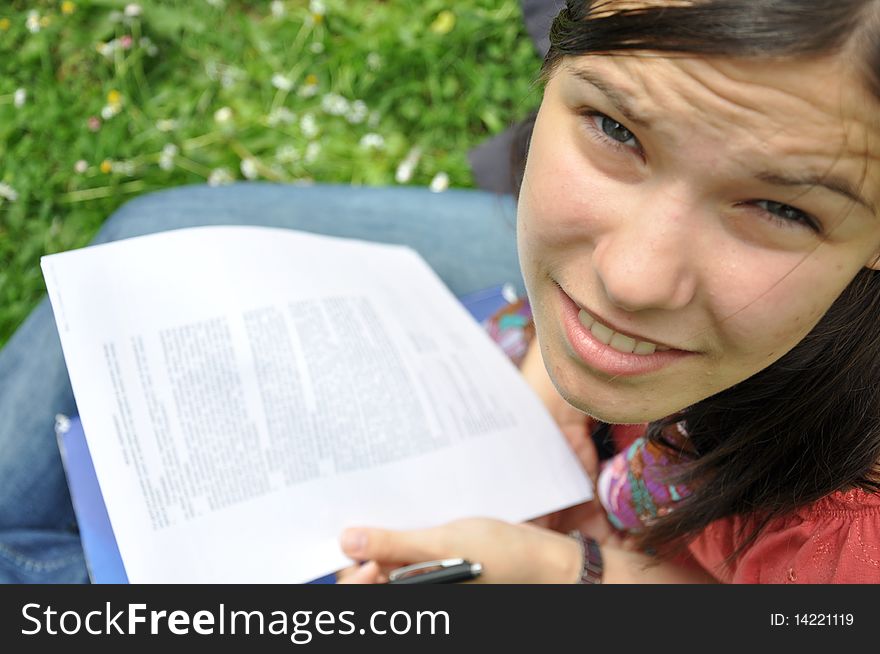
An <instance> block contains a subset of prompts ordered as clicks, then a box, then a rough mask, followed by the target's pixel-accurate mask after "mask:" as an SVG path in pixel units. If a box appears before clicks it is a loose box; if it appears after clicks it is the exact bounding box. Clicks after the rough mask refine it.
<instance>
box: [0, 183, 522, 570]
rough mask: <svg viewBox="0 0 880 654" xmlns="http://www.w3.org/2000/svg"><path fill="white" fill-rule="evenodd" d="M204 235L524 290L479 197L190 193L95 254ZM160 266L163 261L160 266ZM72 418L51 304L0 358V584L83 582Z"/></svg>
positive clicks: (459, 289) (453, 282)
mask: <svg viewBox="0 0 880 654" xmlns="http://www.w3.org/2000/svg"><path fill="white" fill-rule="evenodd" d="M199 225H266V226H272V227H287V228H291V229H301V230H305V231H310V232H315V233H322V234H328V235H333V236H345V237H352V238H359V239H364V240H371V241H380V242H385V243H397V244H403V245H409V246H410V247H412V248H414V249H415V250H417V251H418V252H419V253H420V254H421V255H422V256H423V257H424V258H425V259H426V260H427V261H428V263H429V264H430V265H431V266H432V267H433V268H434V270H435V271H436V272H437V273H438V275H439V276H440V277H441V278H442V279H443V280H444V281H445V282H446V284H447V285H448V286H449V288H450V289H451V290H452V292H453V293H455V294H456V295H462V294H465V293H469V292H472V291H475V290H479V289H482V288H486V287H489V286H493V285H496V284H501V283H504V282H511V283H513V284H515V285H516V286H517V287H518V289H519V290H520V292H522V290H523V284H522V279H521V276H520V272H519V264H518V262H517V255H516V243H515V232H516V230H515V203H514V201H513V199H512V198H511V197H509V196H498V195H493V194H489V193H486V192H482V191H469V190H452V191H447V192H444V193H440V194H435V193H431V192H429V191H428V190H427V189H422V188H413V187H401V188H357V187H347V186H323V185H316V186H288V185H277V184H267V183H259V182H248V183H239V184H232V185H229V186H222V187H216V188H213V187H209V186H204V185H199V186H184V187H178V188H174V189H170V190H166V191H160V192H156V193H150V194H147V195H144V196H141V197H139V198H136V199H134V200H132V201H130V202H128V203H127V204H126V205H124V206H123V207H121V208H120V209H119V210H118V211H117V212H116V213H114V214H113V215H112V216H111V217H110V218H109V219H108V220H107V221H106V223H105V224H104V226H103V227H102V229H101V231H100V232H99V233H98V235H97V236H96V238H95V240H94V242H95V243H104V242H107V241H113V240H118V239H123V238H128V237H131V236H139V235H142V234H148V233H151V232H160V231H166V230H171V229H177V228H182V227H195V226H199ZM157 263H158V262H157ZM58 413H63V414H67V415H71V414H74V413H76V404H75V402H74V399H73V393H72V391H71V389H70V382H69V380H68V377H67V369H66V367H65V364H64V359H63V357H62V353H61V346H60V343H59V340H58V334H57V332H56V330H55V323H54V320H53V318H52V311H51V308H50V306H49V304H48V301H47V300H45V299H44V300H43V301H42V302H41V303H40V305H39V306H38V307H37V308H36V309H35V310H34V311H33V313H31V315H30V316H29V317H28V318H27V320H26V321H25V322H24V323H23V324H22V325H21V327H20V328H19V329H18V331H16V333H15V334H14V335H13V337H12V338H11V339H10V340H9V342H8V343H7V344H6V346H5V347H4V348H3V350H2V351H0V582H13V583H14V582H18V583H37V582H56V583H76V582H87V581H88V574H87V571H86V567H85V561H84V559H83V554H82V548H81V546H80V542H79V537H78V535H77V530H76V518H75V516H74V513H73V508H72V506H71V503H70V498H69V495H68V492H67V483H66V480H65V477H64V471H63V468H62V465H61V458H60V455H59V452H58V446H57V443H56V441H55V433H54V429H53V425H54V419H55V415H56V414H58Z"/></svg>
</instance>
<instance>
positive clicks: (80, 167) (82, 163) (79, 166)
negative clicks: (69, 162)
mask: <svg viewBox="0 0 880 654" xmlns="http://www.w3.org/2000/svg"><path fill="white" fill-rule="evenodd" d="M88 169H89V162H88V161H86V160H85V159H80V160H79V161H77V162H76V163H75V164H73V170H74V171H76V172H77V173H79V174H80V175H82V174H83V173H84V172H86V171H87V170H88Z"/></svg>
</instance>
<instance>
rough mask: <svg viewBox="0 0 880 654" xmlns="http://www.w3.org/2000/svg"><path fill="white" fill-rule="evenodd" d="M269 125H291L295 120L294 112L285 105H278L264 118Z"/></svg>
mask: <svg viewBox="0 0 880 654" xmlns="http://www.w3.org/2000/svg"><path fill="white" fill-rule="evenodd" d="M266 122H267V123H269V127H278V125H292V124H293V123H295V122H296V114H295V113H293V112H292V111H291V110H290V109H288V108H287V107H278V108H277V109H273V110H272V111H271V112H269V116H268V117H267V118H266Z"/></svg>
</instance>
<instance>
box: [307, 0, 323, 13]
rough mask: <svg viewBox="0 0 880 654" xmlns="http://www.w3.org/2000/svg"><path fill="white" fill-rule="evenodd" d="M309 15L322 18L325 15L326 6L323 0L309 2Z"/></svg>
mask: <svg viewBox="0 0 880 654" xmlns="http://www.w3.org/2000/svg"><path fill="white" fill-rule="evenodd" d="M309 13H311V14H315V15H317V16H323V15H325V14H326V13H327V5H325V4H324V2H323V0H311V2H309Z"/></svg>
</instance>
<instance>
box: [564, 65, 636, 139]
mask: <svg viewBox="0 0 880 654" xmlns="http://www.w3.org/2000/svg"><path fill="white" fill-rule="evenodd" d="M566 69H567V70H568V71H569V72H570V73H571V74H572V75H574V76H575V77H576V78H578V79H579V80H581V81H584V82H586V83H587V84H590V85H592V86H594V87H595V88H596V89H598V90H599V91H601V92H602V94H604V95H605V97H607V98H608V100H609V101H610V102H611V104H613V105H614V108H615V109H617V110H618V111H619V112H620V113H621V115H622V116H623V117H624V118H626V119H627V120H628V121H630V122H631V123H635V124H636V125H640V126H641V127H644V128H646V129H649V128H650V127H651V125H650V123H649V122H648V121H647V120H645V119H644V118H641V117H639V116H638V115H637V114H636V112H635V111H634V110H633V109H632V107H631V106H630V104H629V103H628V102H627V100H626V97H625V96H624V94H623V93H621V92H620V91H619V90H618V89H616V88H614V87H613V86H612V85H611V84H609V83H608V82H607V81H605V80H604V79H602V77H601V76H599V75H598V74H597V73H596V72H595V71H593V70H589V69H586V68H580V67H577V66H571V65H569V66H566Z"/></svg>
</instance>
